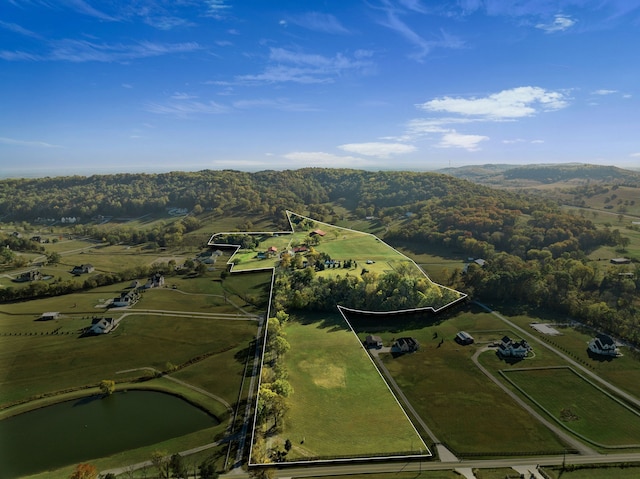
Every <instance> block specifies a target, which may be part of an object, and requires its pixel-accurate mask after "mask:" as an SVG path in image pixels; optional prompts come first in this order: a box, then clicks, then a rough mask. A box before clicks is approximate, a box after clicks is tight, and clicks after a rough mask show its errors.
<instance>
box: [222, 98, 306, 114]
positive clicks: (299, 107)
mask: <svg viewBox="0 0 640 479" xmlns="http://www.w3.org/2000/svg"><path fill="white" fill-rule="evenodd" d="M233 106H234V108H237V109H240V110H253V109H256V108H260V109H272V110H281V111H318V109H317V108H315V107H312V106H310V105H308V104H306V103H296V102H292V101H290V100H289V99H287V98H275V99H272V98H259V99H255V100H238V101H235V102H234V103H233Z"/></svg>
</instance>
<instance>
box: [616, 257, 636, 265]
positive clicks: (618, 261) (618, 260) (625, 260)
mask: <svg viewBox="0 0 640 479" xmlns="http://www.w3.org/2000/svg"><path fill="white" fill-rule="evenodd" d="M611 264H616V265H618V264H631V260H630V259H629V258H613V259H611Z"/></svg>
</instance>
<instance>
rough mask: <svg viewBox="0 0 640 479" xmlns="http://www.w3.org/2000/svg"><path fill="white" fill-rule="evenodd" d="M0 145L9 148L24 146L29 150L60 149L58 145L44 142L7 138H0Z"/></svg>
mask: <svg viewBox="0 0 640 479" xmlns="http://www.w3.org/2000/svg"><path fill="white" fill-rule="evenodd" d="M0 144H2V145H11V146H25V147H31V148H62V146H60V145H53V144H51V143H46V142H44V141H29V140H16V139H15V138H7V137H4V136H0Z"/></svg>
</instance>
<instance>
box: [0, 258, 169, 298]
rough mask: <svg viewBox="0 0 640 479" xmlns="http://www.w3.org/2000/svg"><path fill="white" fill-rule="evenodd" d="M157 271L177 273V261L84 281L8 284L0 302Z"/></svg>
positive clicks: (1, 291) (65, 291)
mask: <svg viewBox="0 0 640 479" xmlns="http://www.w3.org/2000/svg"><path fill="white" fill-rule="evenodd" d="M156 273H161V274H163V275H169V276H172V275H175V274H176V271H175V261H173V260H171V261H169V262H167V263H163V262H157V263H154V264H152V265H151V266H145V265H142V266H137V267H135V268H128V269H125V270H122V271H118V272H113V273H97V274H92V275H91V276H89V277H88V278H86V279H85V280H84V281H81V280H77V279H68V280H62V279H61V278H56V279H52V280H49V281H44V280H41V281H32V282H30V283H29V284H28V285H27V286H19V287H13V286H7V287H6V288H0V302H11V301H24V300H30V299H35V298H44V297H51V296H60V295H63V294H70V293H75V292H78V291H83V290H89V289H93V288H97V287H99V286H107V285H110V284H116V283H121V282H123V281H131V280H134V279H140V278H145V277H149V276H151V275H153V274H156Z"/></svg>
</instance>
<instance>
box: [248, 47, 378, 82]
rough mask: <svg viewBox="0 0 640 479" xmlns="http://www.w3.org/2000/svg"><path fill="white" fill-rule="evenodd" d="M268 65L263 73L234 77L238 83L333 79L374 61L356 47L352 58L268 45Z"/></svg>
mask: <svg viewBox="0 0 640 479" xmlns="http://www.w3.org/2000/svg"><path fill="white" fill-rule="evenodd" d="M269 61H270V63H271V64H270V65H268V66H267V68H265V70H264V71H263V72H262V73H259V74H256V75H241V76H238V77H236V80H237V81H238V82H240V83H278V82H293V83H308V84H310V83H333V82H334V81H335V79H336V78H337V77H339V76H340V75H343V74H345V73H347V72H355V73H358V74H367V73H369V72H371V71H373V69H374V64H373V62H372V61H371V60H370V59H369V58H368V57H366V56H365V55H363V54H362V51H358V52H357V53H356V54H355V55H354V56H353V57H352V58H350V57H349V56H347V55H345V54H342V53H337V54H336V55H335V56H333V57H328V56H325V55H318V54H309V53H302V52H294V51H291V50H286V49H284V48H271V49H270V51H269Z"/></svg>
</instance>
